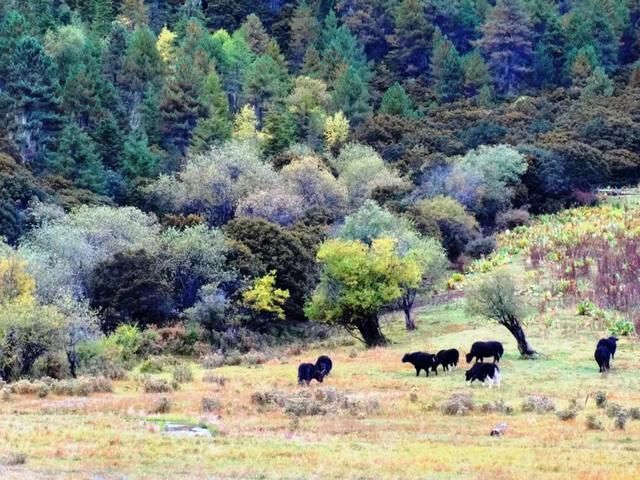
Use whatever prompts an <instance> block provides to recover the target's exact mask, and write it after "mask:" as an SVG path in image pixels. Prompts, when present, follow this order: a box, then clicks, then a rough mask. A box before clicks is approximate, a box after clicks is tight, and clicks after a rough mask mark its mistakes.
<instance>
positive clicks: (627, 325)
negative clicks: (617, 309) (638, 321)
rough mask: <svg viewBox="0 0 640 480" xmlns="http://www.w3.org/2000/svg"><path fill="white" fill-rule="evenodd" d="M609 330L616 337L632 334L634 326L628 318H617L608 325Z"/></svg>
mask: <svg viewBox="0 0 640 480" xmlns="http://www.w3.org/2000/svg"><path fill="white" fill-rule="evenodd" d="M609 332H611V335H615V336H617V337H628V336H629V335H633V333H634V332H635V327H634V325H633V323H631V322H630V321H628V320H618V321H616V322H615V323H613V325H611V326H610V327H609Z"/></svg>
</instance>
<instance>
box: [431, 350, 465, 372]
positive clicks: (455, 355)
mask: <svg viewBox="0 0 640 480" xmlns="http://www.w3.org/2000/svg"><path fill="white" fill-rule="evenodd" d="M436 357H438V363H439V364H440V365H442V369H443V370H445V371H446V370H449V367H453V368H455V367H457V366H458V360H459V359H460V352H458V350H456V349H455V348H450V349H449V350H440V351H439V352H438V353H436Z"/></svg>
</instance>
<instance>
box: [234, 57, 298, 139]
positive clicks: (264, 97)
mask: <svg viewBox="0 0 640 480" xmlns="http://www.w3.org/2000/svg"><path fill="white" fill-rule="evenodd" d="M288 89H289V78H288V75H287V71H286V70H285V69H284V68H283V67H281V66H280V65H278V63H276V61H275V60H273V58H271V57H268V56H266V55H262V56H260V57H258V58H257V59H256V60H255V61H254V62H253V63H252V64H251V65H250V66H249V68H248V69H247V74H246V76H245V79H244V89H243V90H244V95H245V99H246V100H247V101H248V102H250V103H251V104H252V105H253V106H254V108H255V111H256V115H257V116H258V125H260V126H262V123H263V121H264V117H265V115H266V114H268V112H269V110H270V109H271V108H273V107H274V105H275V103H276V102H278V101H281V100H282V99H283V97H284V96H285V95H286V94H287V91H288Z"/></svg>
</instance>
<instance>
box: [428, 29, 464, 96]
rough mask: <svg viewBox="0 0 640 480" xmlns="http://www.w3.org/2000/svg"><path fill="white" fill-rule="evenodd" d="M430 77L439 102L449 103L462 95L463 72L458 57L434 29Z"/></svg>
mask: <svg viewBox="0 0 640 480" xmlns="http://www.w3.org/2000/svg"><path fill="white" fill-rule="evenodd" d="M433 43H434V47H433V58H432V59H431V77H432V79H433V87H434V89H435V91H436V94H437V96H438V99H439V101H441V102H451V101H453V100H456V99H458V98H460V96H461V95H462V93H463V85H464V72H463V70H462V61H461V59H460V55H459V54H458V51H457V50H456V47H455V46H454V45H453V43H452V42H451V41H450V40H449V39H448V38H447V37H445V36H443V35H442V32H440V29H436V33H435V35H434V42H433Z"/></svg>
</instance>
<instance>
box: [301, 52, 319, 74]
mask: <svg viewBox="0 0 640 480" xmlns="http://www.w3.org/2000/svg"><path fill="white" fill-rule="evenodd" d="M322 72H323V65H322V58H320V52H318V49H317V48H316V47H314V46H313V45H312V46H310V47H309V48H307V51H306V52H305V54H304V60H303V61H302V68H301V69H300V74H301V75H305V76H307V77H311V78H322Z"/></svg>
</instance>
